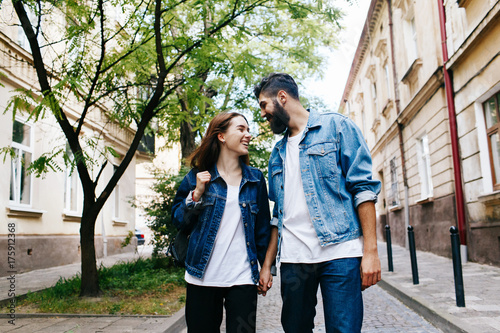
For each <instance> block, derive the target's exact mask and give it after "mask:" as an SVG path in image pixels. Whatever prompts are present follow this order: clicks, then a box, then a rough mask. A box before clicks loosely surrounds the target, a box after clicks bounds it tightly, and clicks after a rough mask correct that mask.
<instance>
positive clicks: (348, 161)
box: [338, 118, 381, 207]
mask: <svg viewBox="0 0 500 333" xmlns="http://www.w3.org/2000/svg"><path fill="white" fill-rule="evenodd" d="M338 138H339V147H340V165H341V168H342V174H343V175H344V176H345V179H346V188H347V191H349V192H350V193H351V194H352V196H353V198H354V206H355V207H358V206H359V205H360V204H361V203H363V202H365V201H373V202H376V201H377V195H378V193H379V192H380V188H381V184H380V181H378V180H376V179H373V178H372V158H371V154H370V150H369V148H368V146H367V144H366V142H365V139H364V138H363V135H362V133H361V131H360V129H359V128H358V127H357V126H356V124H354V122H353V121H352V120H350V119H348V118H346V119H344V120H343V121H342V122H341V124H340V129H339V136H338Z"/></svg>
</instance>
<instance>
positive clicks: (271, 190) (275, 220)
mask: <svg viewBox="0 0 500 333" xmlns="http://www.w3.org/2000/svg"><path fill="white" fill-rule="evenodd" d="M271 160H272V159H271V158H270V159H269V165H268V172H267V175H268V178H269V200H271V201H272V202H274V205H273V215H272V218H271V225H272V226H274V227H278V205H277V194H276V189H275V188H274V182H273V178H272V177H273V174H272V171H271Z"/></svg>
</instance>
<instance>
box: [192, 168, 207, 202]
mask: <svg viewBox="0 0 500 333" xmlns="http://www.w3.org/2000/svg"><path fill="white" fill-rule="evenodd" d="M210 178H211V176H210V172H208V171H203V172H198V173H197V174H196V188H195V189H194V191H193V200H194V201H200V199H201V196H202V195H203V193H204V192H205V187H206V184H207V183H208V182H209V181H210Z"/></svg>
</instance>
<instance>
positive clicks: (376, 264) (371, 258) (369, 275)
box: [361, 252, 382, 290]
mask: <svg viewBox="0 0 500 333" xmlns="http://www.w3.org/2000/svg"><path fill="white" fill-rule="evenodd" d="M381 278H382V269H381V268H380V259H379V257H378V253H376V252H375V253H366V252H365V253H364V254H363V259H362V260H361V290H365V289H366V288H369V287H371V286H373V285H375V284H377V282H379V281H380V279H381Z"/></svg>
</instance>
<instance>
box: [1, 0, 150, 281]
mask: <svg viewBox="0 0 500 333" xmlns="http://www.w3.org/2000/svg"><path fill="white" fill-rule="evenodd" d="M0 18H1V20H0V110H1V112H0V147H1V148H6V147H10V148H12V151H13V152H14V156H12V157H11V156H10V155H9V154H5V155H3V156H2V158H3V161H2V163H0V175H2V176H1V177H0V185H1V186H0V211H1V212H2V213H0V257H1V258H2V260H0V272H1V275H7V274H8V272H9V271H10V270H11V269H9V267H12V266H10V265H9V264H10V263H11V262H14V263H15V266H14V267H15V271H16V272H17V273H21V272H24V271H29V270H33V269H39V268H46V267H52V266H58V265H64V264H70V263H75V262H78V261H79V260H80V219H81V213H82V208H83V207H82V205H83V191H82V187H81V184H80V180H79V178H78V174H77V172H76V170H71V168H70V167H68V168H66V169H62V168H61V169H60V170H57V171H54V172H48V173H47V174H45V175H44V176H43V177H35V176H34V175H33V174H31V173H30V172H29V171H28V170H27V168H28V165H29V163H30V162H31V161H34V160H35V159H37V158H38V157H40V156H42V155H43V154H50V153H54V152H56V151H58V150H61V149H66V150H67V151H68V152H69V148H68V147H67V145H66V139H65V137H64V135H63V133H62V131H61V129H60V127H59V125H58V123H57V122H56V119H55V117H54V116H53V115H52V114H50V113H49V114H46V115H45V116H44V117H41V119H38V120H37V121H34V120H33V119H32V118H30V117H29V116H28V115H26V114H20V113H17V114H16V115H15V116H14V114H13V113H12V108H11V107H8V105H9V102H10V101H11V100H12V97H13V96H14V95H15V94H17V92H16V90H18V89H25V90H28V91H32V92H33V94H34V96H36V97H39V96H40V89H39V85H38V78H37V75H36V71H35V69H34V67H33V61H32V57H31V54H30V52H29V45H28V44H27V40H26V38H25V37H24V34H23V33H22V30H21V29H20V27H19V26H18V25H17V22H16V21H15V13H14V11H13V8H12V6H11V5H9V3H8V2H3V3H2V8H1V9H0ZM81 107H82V105H80V104H79V103H78V102H77V101H75V100H67V101H66V102H65V103H64V106H63V108H64V111H65V112H66V113H67V115H68V117H69V118H70V121H72V122H76V121H77V119H79V113H78V112H79V110H81ZM134 133H135V132H134V130H133V129H122V128H120V127H119V126H118V124H115V123H113V121H111V120H110V119H108V118H107V116H106V114H105V110H103V109H100V108H95V109H94V110H93V111H92V114H91V115H89V118H88V121H86V123H85V125H84V127H83V128H82V136H86V137H88V138H89V139H91V138H96V137H99V138H100V142H99V143H98V144H99V145H101V146H112V147H113V148H114V150H115V151H116V152H117V155H121V156H123V155H124V154H125V153H126V151H127V150H128V147H129V146H130V143H131V141H132V139H133V136H134ZM139 156H142V155H141V154H137V155H136V158H134V160H133V161H132V162H131V164H130V166H129V168H128V169H127V171H126V172H125V174H124V175H123V176H122V178H121V179H120V180H119V182H118V185H117V186H116V187H115V189H114V191H113V193H112V194H111V196H110V198H109V199H108V201H107V202H106V204H105V206H104V208H103V209H102V211H101V212H100V215H99V217H98V219H97V222H96V228H95V244H96V256H97V257H98V258H100V257H103V256H106V255H112V254H116V253H121V252H125V251H134V249H135V242H136V241H135V239H132V243H131V244H130V245H128V246H126V247H122V246H121V244H122V242H123V241H124V240H125V238H126V237H127V235H128V234H129V232H130V231H133V230H134V225H135V210H134V208H133V207H132V205H131V204H130V200H131V198H132V197H134V195H135V185H136V184H135V181H136V180H135V179H136V177H135V165H136V162H138V160H140V157H139ZM143 158H146V157H145V156H143ZM147 158H149V157H147ZM57 162H59V164H58V165H64V163H63V161H62V157H61V159H60V160H58V161H57ZM120 162H121V160H120V157H113V158H111V159H110V160H108V163H107V166H106V167H105V168H104V169H103V171H102V174H101V176H100V177H101V182H104V183H105V182H106V179H109V178H111V176H112V174H113V172H114V169H115V168H116V166H117V165H119V163H120ZM99 168H100V166H99V167H98V168H96V170H94V171H93V172H94V173H97V172H99ZM95 176H96V174H94V175H93V177H95ZM96 191H97V192H99V191H102V187H101V188H99V187H98V188H97V190H96ZM12 239H15V241H12ZM14 242H15V247H12V248H10V249H12V250H9V245H14Z"/></svg>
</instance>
